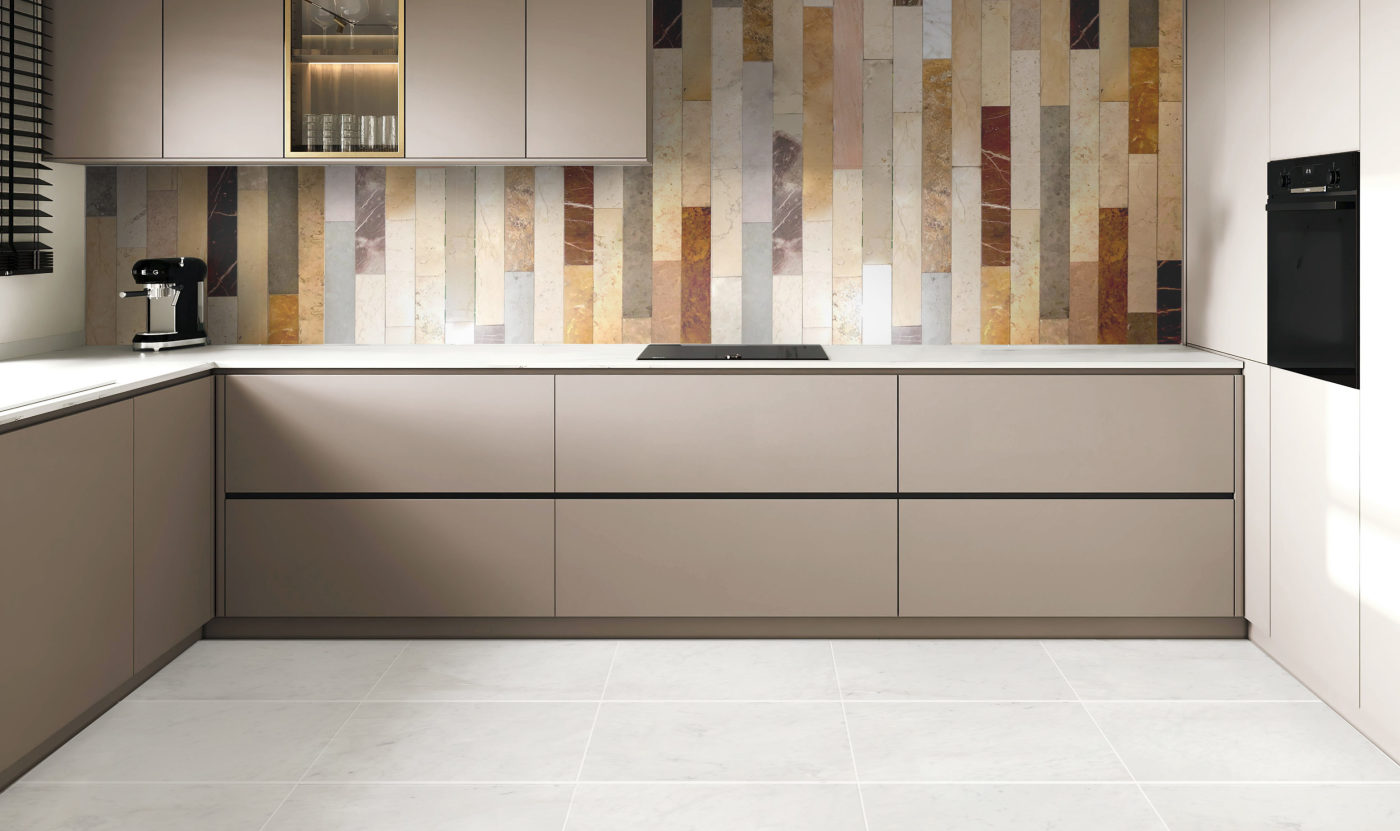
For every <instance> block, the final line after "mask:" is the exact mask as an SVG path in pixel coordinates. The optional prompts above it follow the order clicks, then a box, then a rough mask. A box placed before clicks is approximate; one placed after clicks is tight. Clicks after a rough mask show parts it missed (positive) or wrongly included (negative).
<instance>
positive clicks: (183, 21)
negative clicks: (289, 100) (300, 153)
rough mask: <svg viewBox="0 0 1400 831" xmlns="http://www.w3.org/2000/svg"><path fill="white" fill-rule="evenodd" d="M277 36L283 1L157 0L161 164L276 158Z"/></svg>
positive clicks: (279, 100)
mask: <svg viewBox="0 0 1400 831" xmlns="http://www.w3.org/2000/svg"><path fill="white" fill-rule="evenodd" d="M120 5H122V6H124V5H125V3H122V4H120ZM282 29H283V0H245V2H240V3H211V2H209V0H165V38H164V43H165V154H164V155H165V157H166V158H170V159H244V158H247V159H269V158H280V157H281V156H282V122H283V111H284V103H283V94H282V91H283V68H282ZM143 40H144V41H146V42H147V43H148V47H147V48H150V46H149V40H150V37H149V35H147V36H145V37H144V38H143ZM157 60H159V57H157Z"/></svg>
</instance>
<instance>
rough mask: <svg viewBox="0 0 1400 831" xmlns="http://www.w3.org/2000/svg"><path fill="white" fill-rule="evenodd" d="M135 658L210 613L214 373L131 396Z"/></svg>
mask: <svg viewBox="0 0 1400 831" xmlns="http://www.w3.org/2000/svg"><path fill="white" fill-rule="evenodd" d="M135 482H136V493H137V499H136V581H135V587H136V666H137V667H138V668H140V667H145V666H147V665H148V664H150V663H151V662H152V661H154V660H155V659H156V658H159V657H160V656H161V655H163V654H165V653H166V652H167V651H168V650H170V649H171V648H172V647H174V646H175V645H176V644H178V643H179V642H180V641H181V640H183V639H185V638H186V637H188V636H189V635H191V634H193V633H194V632H195V631H196V630H197V629H199V627H201V626H203V625H204V624H205V623H207V622H208V621H209V619H210V618H212V617H213V616H214V380H213V379H212V378H203V379H200V380H198V381H192V382H190V383H188V384H181V385H180V386H177V387H170V388H169V389H164V390H159V391H157V392H153V393H150V394H148V395H143V396H141V397H139V398H137V399H136V474H135Z"/></svg>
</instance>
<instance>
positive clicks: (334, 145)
mask: <svg viewBox="0 0 1400 831" xmlns="http://www.w3.org/2000/svg"><path fill="white" fill-rule="evenodd" d="M286 3H287V70H286V71H287V124H286V134H287V142H286V144H287V147H286V151H287V155H288V156H289V157H299V158H385V157H388V158H395V157H401V156H402V155H403V149H402V148H403V129H404V123H403V122H404V117H403V116H404V113H403V31H402V27H401V25H400V24H401V21H402V20H403V3H404V0H286Z"/></svg>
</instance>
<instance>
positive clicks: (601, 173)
mask: <svg viewBox="0 0 1400 831" xmlns="http://www.w3.org/2000/svg"><path fill="white" fill-rule="evenodd" d="M593 207H594V208H595V209H598V210H602V209H605V208H617V209H619V210H621V208H622V168H621V167H620V166H618V165H598V166H597V167H595V168H593Z"/></svg>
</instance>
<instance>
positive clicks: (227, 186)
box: [119, 167, 238, 297]
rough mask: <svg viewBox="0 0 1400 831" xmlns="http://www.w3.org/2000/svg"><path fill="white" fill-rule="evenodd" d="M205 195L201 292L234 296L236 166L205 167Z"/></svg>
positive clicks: (236, 262)
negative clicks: (204, 275)
mask: <svg viewBox="0 0 1400 831" xmlns="http://www.w3.org/2000/svg"><path fill="white" fill-rule="evenodd" d="M206 194H207V196H208V209H207V214H206V216H207V217H208V221H207V223H206V226H205V230H206V232H207V234H208V242H207V243H206V245H205V249H206V250H207V251H208V252H209V256H208V257H207V262H208V265H209V279H208V281H207V282H206V287H205V293H206V294H207V295H208V296H209V297H237V296H238V168H236V167H211V168H209V169H208V185H207V188H206ZM119 227H120V226H119Z"/></svg>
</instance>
